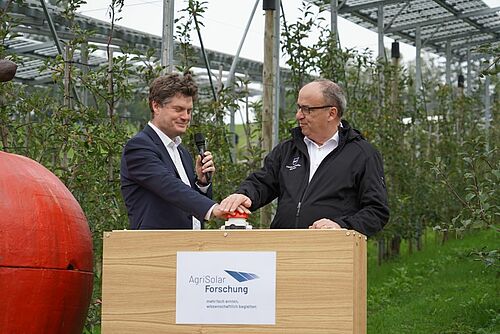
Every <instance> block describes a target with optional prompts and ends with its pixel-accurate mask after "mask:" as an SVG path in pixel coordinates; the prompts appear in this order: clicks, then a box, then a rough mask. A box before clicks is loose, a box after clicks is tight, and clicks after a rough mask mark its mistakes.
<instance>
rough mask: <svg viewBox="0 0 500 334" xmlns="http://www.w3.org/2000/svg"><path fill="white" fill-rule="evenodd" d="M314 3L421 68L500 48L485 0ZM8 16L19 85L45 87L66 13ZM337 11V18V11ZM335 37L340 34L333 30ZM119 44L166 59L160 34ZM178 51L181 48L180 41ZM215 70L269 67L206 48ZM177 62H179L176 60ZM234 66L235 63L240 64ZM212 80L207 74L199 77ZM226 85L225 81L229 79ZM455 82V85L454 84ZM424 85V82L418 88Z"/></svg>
mask: <svg viewBox="0 0 500 334" xmlns="http://www.w3.org/2000/svg"><path fill="white" fill-rule="evenodd" d="M308 1H310V2H312V3H315V4H316V5H321V6H328V7H327V8H328V9H330V10H332V23H333V25H332V30H336V24H335V23H336V15H337V14H338V15H340V16H342V17H344V18H346V19H348V20H350V21H352V22H354V23H356V24H358V25H360V26H363V27H365V28H368V29H371V30H373V31H376V32H378V33H379V35H380V36H379V48H380V50H379V56H382V57H385V48H384V46H383V39H382V37H383V35H387V36H388V37H391V38H393V39H396V40H399V41H402V42H405V43H408V44H411V45H415V46H416V47H417V65H418V64H419V63H420V61H419V60H420V50H421V49H422V50H426V51H429V52H433V53H437V54H439V55H443V56H445V57H446V56H447V61H448V63H451V61H452V58H455V59H456V60H458V61H459V62H464V61H467V64H468V68H467V73H468V74H469V73H470V70H469V66H470V61H471V59H473V58H474V57H476V58H477V57H483V55H481V54H478V53H475V54H472V52H471V48H474V47H475V46H479V45H482V44H485V43H491V44H492V45H494V46H498V45H500V15H499V12H500V7H496V8H490V7H488V6H487V5H486V4H485V3H484V2H483V1H482V0H384V1H379V0H308ZM8 2H9V1H7V0H0V7H5V6H6V4H7V3H8ZM10 8H11V9H10V14H11V15H12V16H13V17H14V18H15V19H17V20H18V21H19V23H20V24H19V25H18V26H16V27H14V28H13V31H14V32H17V33H20V34H21V36H20V37H16V38H14V39H12V40H9V41H6V43H5V44H6V46H7V48H8V50H9V52H12V53H15V54H17V55H19V56H21V59H22V64H20V66H19V68H18V71H17V74H16V80H19V81H22V82H24V83H28V84H47V83H50V82H51V81H52V79H51V73H50V72H49V71H45V72H42V73H40V72H39V71H38V68H39V67H40V66H41V65H42V64H43V60H44V59H46V58H47V57H55V56H56V55H57V54H58V53H60V51H58V49H57V43H55V42H54V38H53V32H52V31H51V29H49V28H50V26H51V25H50V24H48V23H50V22H48V20H47V16H50V17H51V18H52V20H53V27H54V31H56V32H57V36H58V38H59V39H61V40H69V39H71V38H73V37H74V36H73V34H72V33H71V30H70V29H69V28H68V27H69V26H70V22H68V21H67V20H66V19H65V18H64V17H63V16H62V15H61V10H60V9H59V8H57V7H55V6H47V12H46V13H44V8H43V6H42V5H41V2H40V1H37V0H25V1H24V2H23V4H22V5H19V4H17V3H15V2H12V3H11V4H10ZM334 12H335V13H334ZM74 23H75V24H76V25H77V26H78V27H79V28H80V29H83V30H92V31H94V32H95V34H94V35H93V36H91V37H90V38H89V40H88V42H89V43H91V44H96V45H98V46H100V47H101V48H102V49H104V47H105V45H106V43H107V41H108V37H109V34H110V31H111V25H110V24H109V23H108V22H105V21H101V20H97V19H93V18H90V17H87V16H84V15H80V14H77V15H76V16H75V22H74ZM335 32H336V31H335ZM112 44H113V47H114V48H115V50H119V49H120V48H123V47H129V48H130V49H138V50H141V51H144V50H146V49H148V48H153V49H155V50H156V52H157V55H156V56H157V59H161V55H160V52H161V50H162V48H163V46H162V38H161V36H155V35H152V34H148V33H144V32H141V31H137V30H133V29H129V28H124V27H121V26H118V25H116V26H115V27H114V31H113V41H112ZM174 47H177V43H174ZM194 48H195V50H196V51H197V52H198V53H199V55H200V56H199V57H198V60H197V64H196V65H195V66H198V67H200V68H203V67H205V63H204V56H203V55H202V52H201V50H200V48H198V47H194ZM206 54H207V58H208V59H209V65H210V67H211V68H213V69H219V71H223V72H225V73H224V74H225V75H227V73H228V72H230V71H231V64H233V62H234V60H235V59H237V66H236V69H232V71H235V72H237V73H239V74H240V75H242V76H243V74H244V73H245V74H246V75H248V78H249V79H250V80H251V81H253V82H262V72H263V64H262V63H261V62H258V61H253V60H249V59H244V58H238V57H237V56H232V55H228V54H224V53H220V52H215V51H211V50H206ZM75 57H76V59H73V61H74V62H76V63H79V62H80V63H84V62H83V61H82V58H83V59H85V64H86V65H89V66H90V67H92V66H97V65H103V64H105V63H106V62H107V60H106V59H105V57H99V56H95V55H90V56H89V57H88V59H86V57H85V55H82V54H81V52H80V51H79V50H76V51H75ZM174 62H175V59H174ZM234 63H236V62H234ZM450 68H451V66H449V64H448V65H447V71H448V72H447V78H450V73H449V71H450ZM419 71H420V69H419V66H417V82H419V80H418V78H419V75H418V74H419ZM287 74H288V71H287V70H285V69H281V70H280V77H281V78H282V79H285V78H286V77H287ZM469 77H470V76H469V75H467V83H468V85H467V87H468V90H469V89H470V84H469V83H470V78H469ZM200 79H201V80H206V79H208V76H206V77H205V78H203V76H202V77H201V78H200ZM224 81H225V80H224ZM448 81H450V80H448ZM417 87H418V85H417Z"/></svg>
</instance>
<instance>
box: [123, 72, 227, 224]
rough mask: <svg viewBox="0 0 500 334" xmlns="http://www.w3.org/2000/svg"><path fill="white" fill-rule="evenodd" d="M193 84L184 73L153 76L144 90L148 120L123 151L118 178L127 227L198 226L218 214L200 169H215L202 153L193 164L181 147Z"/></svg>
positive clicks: (195, 90) (208, 156) (194, 90)
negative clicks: (145, 90) (148, 113)
mask: <svg viewBox="0 0 500 334" xmlns="http://www.w3.org/2000/svg"><path fill="white" fill-rule="evenodd" d="M197 94H198V87H197V86H196V83H195V82H194V80H193V78H192V77H191V75H190V74H186V75H184V76H181V75H179V74H169V75H166V76H161V77H159V78H156V79H155V80H154V81H153V83H152V84H151V87H150V89H149V107H150V109H151V121H150V122H149V123H148V125H146V127H145V128H144V129H143V130H142V131H141V132H139V133H138V134H137V135H136V136H135V137H133V138H132V139H130V140H129V141H128V142H127V144H126V145H125V148H124V150H123V155H122V161H121V168H120V179H121V190H122V195H123V198H124V200H125V205H126V207H127V211H128V216H129V223H130V228H131V229H144V230H151V229H200V228H202V226H203V221H204V220H205V219H209V218H210V217H211V216H216V217H219V218H222V216H223V215H224V213H223V212H222V211H221V210H220V209H219V208H218V204H216V203H215V202H214V201H212V200H211V197H212V186H211V184H209V183H208V182H207V178H206V175H207V174H206V173H207V172H209V173H213V172H214V171H215V167H214V163H213V159H212V154H211V153H210V152H208V151H207V152H205V153H204V154H205V156H204V157H203V159H201V157H200V156H197V158H196V165H193V158H192V156H191V154H189V152H188V151H187V150H186V149H185V148H184V147H183V146H182V145H181V137H180V136H181V135H183V134H184V133H185V132H186V130H187V128H188V126H189V122H190V121H191V114H192V111H193V101H194V100H195V99H196V97H197Z"/></svg>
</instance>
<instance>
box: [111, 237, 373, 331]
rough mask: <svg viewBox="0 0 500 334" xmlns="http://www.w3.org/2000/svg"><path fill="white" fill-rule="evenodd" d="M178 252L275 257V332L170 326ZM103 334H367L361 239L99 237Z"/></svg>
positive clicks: (173, 319) (250, 327)
mask: <svg viewBox="0 0 500 334" xmlns="http://www.w3.org/2000/svg"><path fill="white" fill-rule="evenodd" d="M178 251H196V252H198V251H199V252H204V251H222V252H229V251H231V252H232V251H273V252H276V324H275V325H227V324H224V325H206V324H204V325H185V324H183V325H180V324H176V259H177V257H176V255H177V252H178ZM103 257H104V259H103V276H102V301H103V304H102V333H104V334H112V333H116V334H118V333H119V334H127V333H130V334H136V333H148V334H153V333H204V334H209V333H210V334H221V333H228V334H229V333H254V334H263V333H280V334H282V333H287V334H288V333H301V334H303V333H330V334H332V333H356V334H358V333H366V238H365V236H364V235H362V234H360V233H358V232H354V231H347V230H226V231H224V230H203V231H191V230H187V231H186V230H183V231H180V230H176V231H172V230H168V231H113V232H105V234H104V256H103Z"/></svg>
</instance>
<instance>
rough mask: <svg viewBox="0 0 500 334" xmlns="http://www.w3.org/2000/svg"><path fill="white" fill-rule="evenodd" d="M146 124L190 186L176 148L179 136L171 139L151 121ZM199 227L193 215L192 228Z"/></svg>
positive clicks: (206, 216) (180, 140)
mask: <svg viewBox="0 0 500 334" xmlns="http://www.w3.org/2000/svg"><path fill="white" fill-rule="evenodd" d="M148 125H149V126H150V127H151V128H152V129H153V130H155V132H156V133H157V134H158V136H159V137H160V139H161V141H162V143H163V145H165V148H166V149H167V152H168V154H169V155H170V158H171V159H172V161H173V162H174V165H175V168H176V169H177V171H178V172H179V176H180V177H181V180H182V182H184V183H185V184H186V185H188V186H189V187H191V183H190V182H189V178H188V176H187V173H186V170H185V169H184V165H183V164H182V160H181V155H180V154H179V150H178V149H177V147H178V146H179V145H180V144H181V143H182V139H181V137H179V136H177V137H175V138H174V139H173V140H172V139H171V138H170V137H169V136H167V135H166V134H164V133H163V131H161V130H160V129H158V128H157V127H156V126H155V125H154V124H153V123H151V122H149V123H148ZM197 186H198V185H197ZM198 188H199V189H200V190H201V191H202V192H204V193H206V192H207V190H208V185H207V186H206V187H200V186H198ZM214 206H215V205H214ZM214 206H212V207H211V208H210V210H208V212H207V214H206V215H205V219H209V218H210V215H211V214H212V210H213V208H214ZM200 229H201V222H200V221H199V220H198V219H196V218H195V217H194V216H193V230H200Z"/></svg>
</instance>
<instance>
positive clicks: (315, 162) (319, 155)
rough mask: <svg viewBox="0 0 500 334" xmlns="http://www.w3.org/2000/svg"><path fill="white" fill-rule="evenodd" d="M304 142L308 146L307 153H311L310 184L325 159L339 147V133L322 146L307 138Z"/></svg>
mask: <svg viewBox="0 0 500 334" xmlns="http://www.w3.org/2000/svg"><path fill="white" fill-rule="evenodd" d="M304 142H305V143H306V146H307V153H309V160H310V164H309V182H311V179H312V178H313V176H314V173H316V170H317V169H318V167H319V165H320V164H321V162H322V161H323V159H325V157H326V156H327V155H328V154H329V153H330V152H332V151H333V150H334V149H336V148H337V146H339V132H338V131H337V132H335V134H334V135H333V136H332V138H330V139H328V140H327V141H326V142H324V143H323V145H321V146H320V145H318V144H316V143H315V142H314V141H312V140H311V139H309V138H307V137H304Z"/></svg>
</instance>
